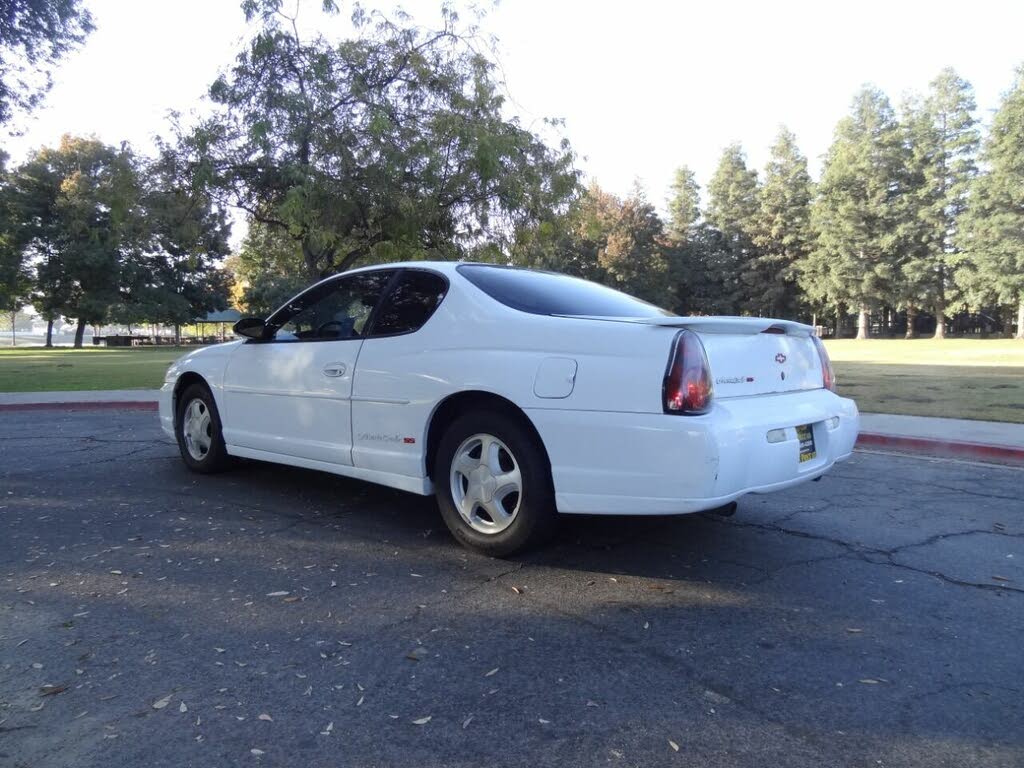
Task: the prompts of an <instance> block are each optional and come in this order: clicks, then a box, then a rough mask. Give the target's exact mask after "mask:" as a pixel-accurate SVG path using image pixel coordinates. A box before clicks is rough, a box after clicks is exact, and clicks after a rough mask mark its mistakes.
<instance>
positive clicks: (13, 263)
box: [0, 158, 32, 338]
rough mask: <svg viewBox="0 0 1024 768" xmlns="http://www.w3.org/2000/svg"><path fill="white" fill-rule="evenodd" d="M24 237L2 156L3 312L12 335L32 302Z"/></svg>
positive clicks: (0, 283)
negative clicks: (30, 300)
mask: <svg viewBox="0 0 1024 768" xmlns="http://www.w3.org/2000/svg"><path fill="white" fill-rule="evenodd" d="M22 236H23V235H22V228H21V226H20V223H19V212H18V210H17V208H16V205H15V199H14V194H13V189H12V185H11V180H10V176H9V175H8V173H7V171H6V168H4V165H3V162H2V158H0V312H2V313H4V315H5V317H6V319H7V321H9V322H10V327H11V333H12V338H13V335H14V331H15V329H16V328H17V327H18V324H17V322H16V317H17V315H18V310H19V309H20V308H21V307H22V306H23V305H24V304H26V303H28V297H29V294H30V292H31V285H32V283H31V278H30V274H29V270H28V265H27V264H26V263H25V258H24V250H23V244H22V242H21V239H22Z"/></svg>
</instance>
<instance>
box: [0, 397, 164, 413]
mask: <svg viewBox="0 0 1024 768" xmlns="http://www.w3.org/2000/svg"><path fill="white" fill-rule="evenodd" d="M115 410H116V411H155V410H157V404H156V403H155V402H153V401H150V400H124V401H119V400H102V401H83V402H78V403H76V402H67V403H0V412H3V411H115Z"/></svg>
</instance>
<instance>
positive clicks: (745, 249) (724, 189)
mask: <svg viewBox="0 0 1024 768" xmlns="http://www.w3.org/2000/svg"><path fill="white" fill-rule="evenodd" d="M757 214H758V188H757V171H755V170H754V169H752V168H748V167H747V160H746V157H745V155H744V153H743V149H742V147H740V145H739V144H730V145H729V146H728V147H726V148H725V151H724V152H723V153H722V158H721V160H719V162H718V167H717V168H716V169H715V173H714V175H713V176H712V177H711V183H710V184H708V207H707V210H706V211H705V212H704V219H705V221H707V223H708V224H709V225H710V226H711V227H713V228H714V229H715V230H717V231H718V232H719V233H720V235H721V245H723V246H724V255H725V257H726V258H725V259H724V260H723V262H722V263H720V264H719V268H720V269H721V271H722V273H723V274H722V288H723V290H724V291H725V293H726V295H727V296H729V297H731V299H732V301H733V302H738V303H739V304H740V306H741V308H742V310H743V311H747V312H751V311H753V312H757V311H758V310H760V309H761V308H760V307H755V306H750V304H749V302H748V299H749V298H750V294H751V291H749V290H748V289H747V287H746V286H745V284H744V282H743V276H744V274H745V273H747V271H748V269H749V267H750V264H751V261H752V260H753V259H754V258H755V255H756V251H755V248H754V241H753V233H754V231H755V229H756V221H757Z"/></svg>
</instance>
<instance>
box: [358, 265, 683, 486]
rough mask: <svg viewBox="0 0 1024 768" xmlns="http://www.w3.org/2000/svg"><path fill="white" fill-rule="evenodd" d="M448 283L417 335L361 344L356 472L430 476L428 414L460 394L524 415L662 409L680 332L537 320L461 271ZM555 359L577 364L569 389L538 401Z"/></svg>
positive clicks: (573, 321)
mask: <svg viewBox="0 0 1024 768" xmlns="http://www.w3.org/2000/svg"><path fill="white" fill-rule="evenodd" d="M451 283H452V284H451V287H450V289H449V292H448V295H447V296H446V298H445V300H444V301H443V302H442V304H441V306H440V307H439V308H438V310H437V311H436V312H435V313H434V315H433V316H432V317H431V318H430V320H429V321H428V322H427V323H426V325H424V326H423V327H422V328H421V329H420V330H419V331H417V332H416V333H413V334H408V335H404V336H395V337H390V338H380V339H368V340H367V341H366V342H365V343H364V344H363V347H362V349H361V350H360V353H359V360H358V362H357V364H356V374H355V381H354V384H353V403H352V426H353V460H354V463H355V465H356V466H359V467H365V468H367V469H377V470H381V471H389V472H398V473H400V474H405V475H422V474H424V473H425V472H426V467H425V464H424V459H425V449H426V436H427V429H428V426H429V422H430V418H431V415H432V414H433V412H434V411H435V410H436V408H437V407H438V405H439V404H440V403H441V402H442V401H443V400H444V399H445V398H446V397H448V396H450V395H452V394H455V393H457V392H464V391H482V392H489V393H493V394H496V395H499V396H501V397H504V398H506V399H508V400H510V401H512V402H513V403H515V404H516V405H518V406H519V407H520V408H522V409H523V410H524V411H527V413H529V412H530V411H531V410H543V409H557V410H571V411H617V412H624V413H629V412H633V413H655V412H656V413H660V412H661V384H662V379H663V377H664V373H665V365H666V363H667V361H668V355H669V349H670V346H671V342H672V339H673V338H674V337H675V333H676V330H677V329H672V328H662V327H656V326H643V325H630V324H623V323H615V322H606V321H600V320H584V319H571V318H559V317H547V316H541V315H531V314H528V313H524V312H520V311H518V310H514V309H511V308H509V307H506V306H504V305H502V304H500V303H499V302H497V301H495V300H493V299H491V298H490V297H489V296H487V295H485V294H484V293H483V292H482V291H479V290H478V289H476V288H475V287H474V286H472V285H470V284H468V283H467V281H465V280H464V278H461V277H460V276H458V275H457V274H456V275H454V276H452V280H451ZM553 357H557V358H564V359H571V360H574V361H575V362H576V364H577V367H576V374H575V380H574V383H573V386H572V391H571V392H570V393H569V394H568V395H567V396H566V397H560V398H545V397H539V396H538V395H537V394H536V391H535V382H536V379H537V374H538V371H539V370H540V369H541V366H542V364H543V363H544V361H545V360H549V359H550V358H553ZM543 437H544V435H542V438H543ZM410 438H411V439H412V440H414V441H415V442H414V443H410V442H408V439H410ZM545 442H547V438H545Z"/></svg>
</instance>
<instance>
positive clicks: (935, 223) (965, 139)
mask: <svg viewBox="0 0 1024 768" xmlns="http://www.w3.org/2000/svg"><path fill="white" fill-rule="evenodd" d="M974 108H975V102H974V93H973V90H972V88H971V85H970V83H968V82H967V81H966V80H963V79H962V78H960V77H959V76H958V75H957V74H956V72H954V71H953V70H952V69H949V68H947V69H944V70H942V72H940V73H939V76H938V77H936V78H935V79H934V80H933V81H932V82H931V85H930V86H929V92H928V95H927V97H926V98H925V99H924V101H923V102H921V103H913V102H910V103H909V104H908V105H907V106H906V107H905V109H904V119H903V126H902V128H903V132H904V137H905V143H906V145H907V146H906V155H905V156H906V159H907V161H908V167H907V169H906V170H907V182H908V184H907V187H908V188H907V190H906V193H905V197H904V201H903V202H904V205H903V211H904V214H905V215H904V219H903V222H902V223H903V225H904V230H903V231H904V232H905V233H906V235H907V237H906V238H905V239H904V249H905V251H904V257H905V258H904V260H903V264H902V270H901V279H900V292H901V293H902V299H903V301H902V303H903V304H904V305H905V306H906V309H907V336H908V337H911V336H912V335H913V329H914V325H913V324H914V317H915V315H916V311H917V309H918V308H924V309H927V310H930V311H931V312H932V313H933V314H934V315H935V337H936V338H943V337H945V328H946V323H945V313H946V307H948V306H949V305H950V304H951V303H953V301H954V300H955V299H956V295H955V293H954V284H953V280H952V272H953V270H952V268H951V265H952V264H953V263H955V261H956V260H957V248H956V232H957V228H958V225H959V220H960V218H961V216H962V214H963V212H964V210H965V209H966V207H967V193H968V189H969V187H970V183H971V179H972V178H973V177H974V175H975V173H976V170H977V165H976V162H975V156H976V154H977V151H978V144H979V142H980V136H979V133H978V129H977V121H976V120H975V119H974V115H973V112H974Z"/></svg>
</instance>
